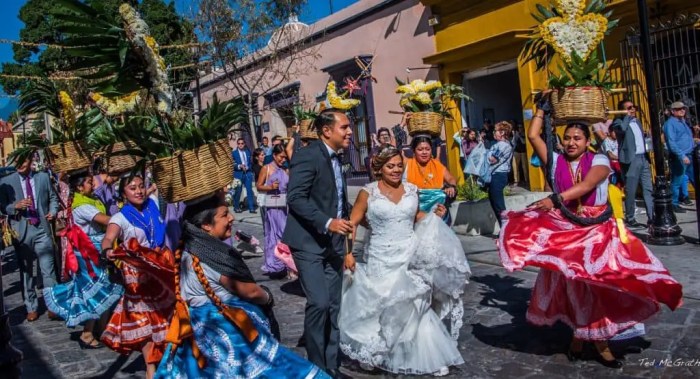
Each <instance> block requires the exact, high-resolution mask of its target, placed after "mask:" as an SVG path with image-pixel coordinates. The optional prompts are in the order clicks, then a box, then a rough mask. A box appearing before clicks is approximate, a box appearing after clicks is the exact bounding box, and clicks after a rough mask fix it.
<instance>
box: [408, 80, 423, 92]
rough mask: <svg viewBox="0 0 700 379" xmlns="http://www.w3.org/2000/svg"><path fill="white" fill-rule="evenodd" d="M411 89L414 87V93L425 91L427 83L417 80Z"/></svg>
mask: <svg viewBox="0 0 700 379" xmlns="http://www.w3.org/2000/svg"><path fill="white" fill-rule="evenodd" d="M411 87H413V90H414V91H415V92H414V93H418V92H424V91H425V89H424V88H425V82H424V81H423V79H415V80H413V81H412V82H411Z"/></svg>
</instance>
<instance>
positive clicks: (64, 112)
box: [58, 91, 76, 128]
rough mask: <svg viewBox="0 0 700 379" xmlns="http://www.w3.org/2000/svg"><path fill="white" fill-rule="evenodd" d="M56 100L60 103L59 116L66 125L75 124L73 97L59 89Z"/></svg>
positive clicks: (71, 125)
mask: <svg viewBox="0 0 700 379" xmlns="http://www.w3.org/2000/svg"><path fill="white" fill-rule="evenodd" d="M58 101H59V103H61V117H62V118H63V121H64V122H65V123H66V126H68V127H69V128H70V127H73V126H74V125H75V119H76V112H75V107H74V105H73V99H71V97H70V95H69V94H68V92H66V91H60V92H59V93H58Z"/></svg>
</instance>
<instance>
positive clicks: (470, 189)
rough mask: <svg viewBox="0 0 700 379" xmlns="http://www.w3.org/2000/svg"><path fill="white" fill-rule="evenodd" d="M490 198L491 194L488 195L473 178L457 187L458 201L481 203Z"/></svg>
mask: <svg viewBox="0 0 700 379" xmlns="http://www.w3.org/2000/svg"><path fill="white" fill-rule="evenodd" d="M488 197H489V194H488V193H486V192H485V191H484V190H483V189H482V188H481V187H480V186H479V185H478V184H477V183H476V180H474V179H473V178H472V177H469V178H467V180H465V181H464V183H462V184H460V185H458V186H457V200H458V201H480V200H484V199H487V198H488Z"/></svg>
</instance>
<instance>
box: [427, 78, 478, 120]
mask: <svg viewBox="0 0 700 379" xmlns="http://www.w3.org/2000/svg"><path fill="white" fill-rule="evenodd" d="M461 100H464V101H472V98H471V97H469V96H467V95H466V94H465V93H464V88H462V87H461V86H458V85H456V84H451V83H450V84H443V85H442V87H440V88H438V89H437V90H436V91H435V93H434V94H433V103H432V104H431V106H432V111H433V112H437V113H440V114H442V115H443V117H445V118H446V119H448V120H451V119H452V113H450V111H451V110H452V108H450V107H448V106H447V104H448V103H449V102H451V101H454V102H455V103H457V104H458V106H459V103H460V101H461Z"/></svg>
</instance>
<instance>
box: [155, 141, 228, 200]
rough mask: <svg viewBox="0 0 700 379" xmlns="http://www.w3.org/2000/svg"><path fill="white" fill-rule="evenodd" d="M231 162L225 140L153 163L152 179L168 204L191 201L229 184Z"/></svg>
mask: <svg viewBox="0 0 700 379" xmlns="http://www.w3.org/2000/svg"><path fill="white" fill-rule="evenodd" d="M232 174H233V161H232V160H231V148H230V147H229V145H228V141H227V140H225V139H222V140H219V141H216V142H212V143H210V144H208V145H204V146H200V147H198V148H196V149H194V150H187V151H184V152H181V153H178V154H175V155H173V156H172V157H167V158H159V159H156V160H155V161H154V162H153V179H154V180H155V182H156V184H157V185H158V190H159V191H160V193H161V194H162V195H163V197H164V198H165V199H166V200H167V201H168V202H169V203H176V202H179V201H187V200H193V199H196V198H198V197H202V196H205V195H208V194H211V193H213V192H216V191H218V190H220V189H223V188H224V187H226V186H227V185H228V184H230V183H231V175H232Z"/></svg>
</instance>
